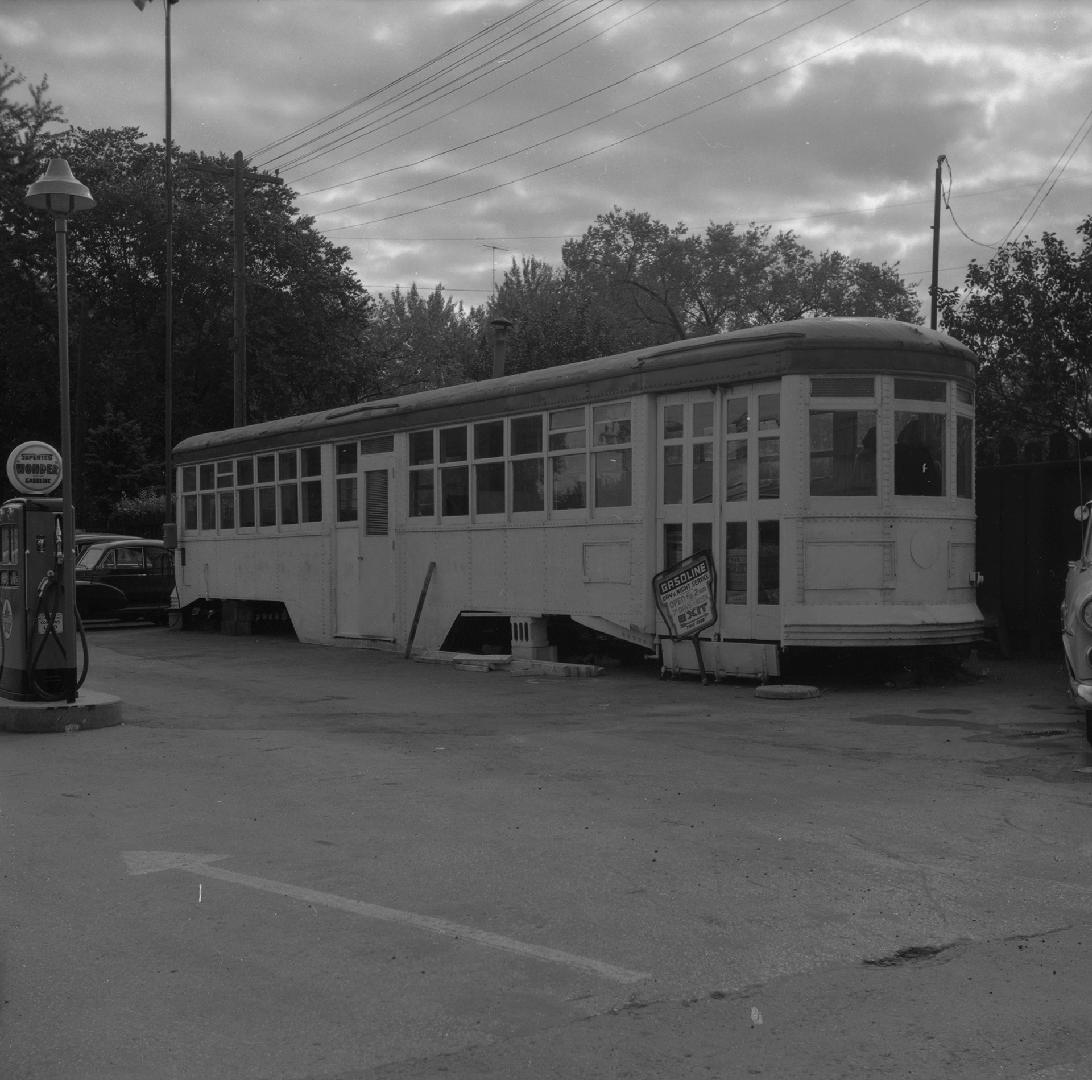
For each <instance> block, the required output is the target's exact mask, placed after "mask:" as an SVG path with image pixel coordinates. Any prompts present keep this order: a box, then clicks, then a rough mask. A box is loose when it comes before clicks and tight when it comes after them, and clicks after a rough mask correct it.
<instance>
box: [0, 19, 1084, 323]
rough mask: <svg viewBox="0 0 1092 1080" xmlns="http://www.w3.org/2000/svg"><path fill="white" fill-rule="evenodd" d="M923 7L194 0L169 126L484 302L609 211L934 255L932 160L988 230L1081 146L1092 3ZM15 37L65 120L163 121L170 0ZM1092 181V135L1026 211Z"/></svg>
mask: <svg viewBox="0 0 1092 1080" xmlns="http://www.w3.org/2000/svg"><path fill="white" fill-rule="evenodd" d="M912 3H913V0H905V2H900V0H857V2H856V3H851V4H848V5H844V6H838V5H837V4H836V3H835V0H829V2H827V0H824V2H819V0H815V2H809V3H806V4H805V3H796V2H794V3H787V4H783V5H780V6H777V5H774V4H773V3H772V0H734V2H733V3H731V4H725V3H723V2H720V0H661V2H659V3H656V4H651V5H650V4H649V3H648V0H621V2H617V0H581V3H579V4H571V5H569V6H568V7H567V8H566V9H556V10H555V9H554V6H553V5H550V4H546V3H540V4H537V5H536V4H531V5H527V4H524V3H523V0H520V2H517V0H474V2H470V0H466V2H456V0H450V2H448V0H414V2H413V3H406V2H405V0H324V2H323V3H306V4H305V3H300V2H299V0H235V2H233V3H231V4H225V3H218V2H216V0H181V2H180V3H179V4H177V5H176V6H175V7H173V8H172V58H173V91H174V92H173V130H174V137H175V140H176V141H177V142H178V143H179V144H180V145H181V146H182V147H184V148H186V149H198V150H203V151H205V152H207V153H213V154H215V153H227V154H230V153H232V152H234V151H235V150H236V149H240V148H241V149H243V150H244V151H245V152H247V153H248V154H253V155H254V160H255V161H256V162H258V163H265V162H268V163H269V164H270V165H271V166H273V167H278V168H280V169H281V171H282V175H283V177H284V178H285V180H286V181H287V182H288V183H289V184H290V185H292V186H293V187H295V188H296V189H297V190H298V191H299V192H300V193H301V195H300V197H299V200H298V205H299V206H300V209H301V210H302V211H304V212H306V213H308V214H319V215H320V216H319V217H318V218H317V224H318V226H319V227H320V228H322V229H326V230H329V232H328V235H329V236H330V237H331V239H332V240H334V241H335V242H337V243H339V244H341V243H350V244H351V248H352V252H353V260H354V265H355V267H356V268H357V272H358V273H359V275H360V277H361V280H362V281H364V282H365V283H366V284H371V283H378V284H389V283H392V282H394V281H399V282H402V283H403V284H407V283H408V280H412V277H413V276H418V275H419V276H420V279H421V282H422V285H424V286H426V287H428V286H430V285H431V284H433V283H435V282H436V281H443V282H444V283H445V285H446V286H448V287H450V288H452V289H456V290H459V292H460V295H461V296H462V298H463V299H465V300H467V301H468V302H481V301H482V300H483V299H485V298H486V297H487V296H488V292H489V290H490V288H491V284H492V282H491V276H492V272H493V265H494V261H496V265H497V266H498V267H499V266H501V265H502V263H501V258H502V256H501V253H500V252H499V251H495V250H493V247H496V246H501V247H504V248H507V249H508V251H507V252H505V253H504V256H503V257H504V260H505V261H504V265H507V260H508V259H509V258H517V259H518V258H523V257H527V256H531V255H534V256H536V257H538V258H542V259H545V260H547V261H549V262H552V263H555V264H559V263H560V251H561V244H562V242H563V237H564V236H566V235H571V234H578V233H580V232H582V231H583V230H584V229H586V228H587V227H588V226H589V225H590V224H591V223H592V222H593V221H594V219H595V217H596V215H597V214H600V213H605V212H607V211H609V210H610V209H611V207H612V206H614V205H619V206H622V207H623V208H625V209H629V208H632V209H638V210H644V211H648V212H649V213H651V214H652V215H653V216H654V217H657V218H659V219H661V220H663V221H665V222H668V223H672V224H673V223H675V222H677V221H682V222H685V223H686V224H687V225H688V226H689V227H690V228H691V229H693V230H700V229H702V228H704V227H705V225H707V224H708V223H709V222H711V221H715V222H725V221H739V222H746V221H750V220H757V221H760V222H762V221H765V222H771V223H773V226H774V228H792V229H793V230H794V231H795V232H796V233H797V234H798V235H799V236H800V237H801V238H802V240H803V241H804V242H806V243H808V244H809V245H814V246H815V247H816V248H817V249H821V248H837V249H838V250H842V251H844V252H845V253H846V254H848V255H850V256H853V257H857V258H862V259H868V260H872V261H876V262H881V261H889V262H890V261H895V260H900V261H901V265H902V266H903V268H904V270H905V271H907V272H915V273H916V272H922V271H927V269H928V267H929V264H930V249H931V243H932V230H931V225H932V201H933V189H934V173H935V169H936V161H937V157H938V156H939V155H941V154H944V155H945V156H946V158H947V162H946V166H945V173H944V181H945V192H946V194H949V192H950V198H951V208H952V213H953V214H954V215H955V218H956V219H957V220H958V222H959V224H960V226H961V227H962V228H963V229H964V230H966V232H967V233H968V234H969V235H970V236H972V237H974V238H975V239H980V240H981V239H984V240H988V241H996V240H997V239H999V238H1000V237H1001V236H1003V235H1004V234H1005V233H1006V231H1007V230H1009V229H1011V228H1012V226H1013V225H1014V224H1015V223H1016V222H1017V220H1018V219H1019V218H1020V216H1021V213H1022V211H1024V209H1025V207H1027V205H1028V201H1029V199H1031V198H1032V197H1033V194H1034V192H1035V189H1036V187H1037V186H1038V185H1039V184H1040V182H1042V181H1043V180H1044V178H1046V177H1048V175H1051V170H1053V169H1055V168H1056V166H1057V167H1060V164H1061V163H1064V162H1065V156H1064V155H1065V154H1066V152H1067V145H1068V144H1069V143H1070V140H1073V139H1074V138H1075V137H1079V136H1080V133H1081V130H1082V129H1081V126H1080V125H1081V123H1082V118H1083V117H1085V116H1086V114H1087V112H1088V108H1089V106H1088V103H1089V101H1092V11H1088V10H1086V8H1087V5H1085V4H1083V3H1081V2H1080V0H1067V2H1059V3H1040V4H1016V3H1004V4H992V5H987V4H983V3H980V2H976V0H944V2H943V3H940V2H934V3H930V4H925V5H924V6H919V7H917V8H916V9H915V10H912V11H909V12H908V13H906V14H903V15H901V16H900V13H901V12H904V11H906V10H907V9H909V8H910V7H911V5H912ZM893 16H899V17H898V18H895V19H894V20H893V21H887V20H892V17H893ZM566 19H567V21H565V20H566ZM520 25H523V27H524V28H523V29H522V30H518V29H517V27H519V26H520ZM490 26H494V27H495V29H494V30H492V31H490V30H489V27H490ZM0 54H2V55H3V56H4V58H5V59H7V60H8V61H9V62H12V63H15V64H16V66H17V67H18V68H19V69H20V70H22V71H23V72H24V74H26V75H27V76H28V77H30V78H32V79H35V80H36V79H37V78H39V77H40V75H41V74H42V73H48V74H49V77H50V83H51V87H52V96H53V98H54V100H55V101H57V102H58V103H60V104H62V105H63V106H64V108H65V110H66V113H67V114H68V117H69V119H70V120H71V121H72V122H73V123H76V124H79V125H81V126H84V127H104V126H113V127H120V126H124V125H132V126H136V127H138V128H139V129H140V130H142V131H145V132H148V133H149V136H148V137H149V138H150V139H153V140H159V139H161V138H162V134H163V128H164V101H163V13H162V10H161V9H160V8H159V6H158V5H149V7H148V8H147V9H146V10H145V11H144V12H143V13H139V12H137V11H136V9H135V8H133V7H132V5H129V4H125V3H124V2H122V0H51V2H50V3H47V4H42V3H32V2H31V0H8V3H7V4H6V6H5V9H4V11H3V13H0ZM817 54H821V55H817ZM460 60H461V61H462V63H459V64H457V65H456V66H453V64H454V63H455V62H456V61H460ZM645 69H647V70H645ZM610 84H616V85H610ZM543 113H548V115H542V116H540V115H539V114H543ZM585 125H586V126H585ZM330 139H334V140H336V141H337V143H338V145H336V146H333V147H331V148H329V149H325V150H324V149H323V144H324V143H325V142H327V141H329V140H330ZM280 140H287V141H285V142H280ZM274 143H276V144H277V145H276V146H275V147H274V148H272V149H267V147H269V146H270V144H274ZM468 144H470V145H468ZM282 152H284V154H283V156H277V155H280V154H282ZM311 154H314V155H316V156H315V157H314V158H313V159H312V160H306V159H307V158H308V155H311ZM293 162H296V163H293ZM339 162H343V163H341V164H338V163H339ZM395 169H397V171H392V170H395ZM319 170H321V171H319ZM441 178H446V179H441ZM421 185H427V186H421ZM949 185H950V187H949ZM318 189H328V190H321V191H320V190H318ZM414 189H416V190H414ZM1044 190H1045V189H1044ZM309 191H315V192H316V193H315V194H313V195H305V194H303V193H305V192H309ZM1090 195H1092V145H1090V144H1089V143H1088V142H1084V143H1083V144H1082V145H1081V146H1080V147H1079V148H1077V150H1076V152H1075V153H1074V154H1073V156H1072V160H1071V161H1069V162H1068V164H1067V165H1066V167H1065V169H1064V172H1063V173H1062V174H1061V176H1060V178H1058V179H1057V181H1056V183H1055V185H1054V186H1053V188H1052V189H1051V191H1050V195H1049V198H1047V199H1046V200H1045V201H1044V202H1043V204H1042V207H1041V208H1040V209H1039V210H1038V212H1037V214H1036V216H1035V218H1034V219H1033V221H1032V227H1033V229H1047V228H1049V229H1051V230H1053V231H1057V232H1058V233H1059V234H1060V235H1062V236H1064V237H1065V238H1066V239H1072V238H1073V236H1074V230H1075V228H1076V226H1077V224H1078V223H1079V222H1080V221H1081V220H1082V219H1083V217H1084V215H1086V214H1087V213H1088V212H1089V207H1090V206H1092V199H1090V198H1089V196H1090ZM377 199H378V200H379V201H368V200H377ZM353 203H364V204H365V205H361V206H356V207H354V208H353V209H351V210H344V211H342V212H339V213H326V211H329V210H331V209H333V208H336V207H340V206H348V205H350V204H353ZM363 236H367V237H370V238H371V239H370V240H367V241H360V240H358V239H356V238H359V237H363ZM941 242H942V258H941V262H942V267H943V268H944V270H943V274H942V278H943V283H946V284H955V283H956V282H957V281H959V280H960V279H961V277H962V272H963V269H964V268H965V267H966V265H967V262H968V261H969V260H970V259H971V258H972V257H978V258H981V257H988V255H989V249H987V248H981V247H979V246H977V245H975V244H973V243H971V242H970V241H969V240H968V239H967V238H966V237H965V236H964V235H963V233H962V232H961V231H960V230H959V229H958V228H957V227H956V225H955V221H954V220H953V218H952V216H951V215H950V214H948V213H947V212H946V214H945V219H944V221H943V223H942V230H941ZM489 244H492V245H493V247H490V246H489ZM949 268H951V269H949Z"/></svg>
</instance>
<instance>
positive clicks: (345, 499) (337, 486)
mask: <svg viewBox="0 0 1092 1080" xmlns="http://www.w3.org/2000/svg"><path fill="white" fill-rule="evenodd" d="M356 463H357V444H356V443H355V442H350V443H339V444H338V445H337V446H335V447H334V473H335V478H334V494H335V499H336V501H337V511H336V513H337V520H338V521H356V519H357V516H358V513H359V510H358V496H357V480H356Z"/></svg>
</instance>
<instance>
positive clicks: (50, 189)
mask: <svg viewBox="0 0 1092 1080" xmlns="http://www.w3.org/2000/svg"><path fill="white" fill-rule="evenodd" d="M27 205H28V206H30V207H31V208H32V209H34V210H48V211H49V212H50V213H51V214H74V213H75V212H76V211H77V210H90V209H91V207H93V206H94V205H95V200H94V199H93V198H92V197H91V192H90V191H88V189H87V187H86V186H85V185H84V184H81V183H80V182H79V180H77V179H76V178H75V177H74V176H73V175H72V170H71V169H70V168H69V167H68V162H67V161H65V159H64V158H59V157H57V158H51V159H50V162H49V167H48V168H47V169H46V171H45V172H44V173H42V175H41V176H40V177H38V179H37V180H35V181H34V183H33V184H31V185H30V187H28V188H27Z"/></svg>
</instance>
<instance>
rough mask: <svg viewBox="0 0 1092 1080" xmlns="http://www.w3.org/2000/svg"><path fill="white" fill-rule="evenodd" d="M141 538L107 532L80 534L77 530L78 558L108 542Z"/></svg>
mask: <svg viewBox="0 0 1092 1080" xmlns="http://www.w3.org/2000/svg"><path fill="white" fill-rule="evenodd" d="M139 539H140V537H139V536H130V535H129V534H128V533H105V532H80V531H79V530H78V529H77V530H76V558H77V559H79V557H80V556H81V555H82V554H83V553H84V552H85V551H86V550H87V549H88V548H89V547H90V546H91V545H92V544H102V543H104V542H105V541H107V540H139Z"/></svg>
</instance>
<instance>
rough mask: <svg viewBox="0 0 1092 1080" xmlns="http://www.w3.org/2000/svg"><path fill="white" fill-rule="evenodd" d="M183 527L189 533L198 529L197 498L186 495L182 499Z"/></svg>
mask: <svg viewBox="0 0 1092 1080" xmlns="http://www.w3.org/2000/svg"><path fill="white" fill-rule="evenodd" d="M182 527H183V528H184V529H186V530H187V531H188V532H193V531H195V530H196V529H197V496H196V495H185V496H183V498H182Z"/></svg>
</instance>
